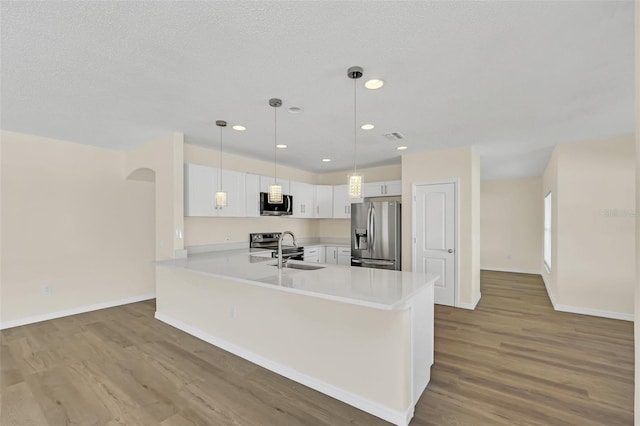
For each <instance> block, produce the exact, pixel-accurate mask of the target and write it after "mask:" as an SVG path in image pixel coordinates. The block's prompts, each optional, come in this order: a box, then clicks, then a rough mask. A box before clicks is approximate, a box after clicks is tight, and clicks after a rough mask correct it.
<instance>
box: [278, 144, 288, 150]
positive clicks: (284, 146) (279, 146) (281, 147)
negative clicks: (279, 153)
mask: <svg viewBox="0 0 640 426" xmlns="http://www.w3.org/2000/svg"><path fill="white" fill-rule="evenodd" d="M286 147H287V146H286V145H285V144H280V143H279V144H278V145H276V148H280V149H285V148H286Z"/></svg>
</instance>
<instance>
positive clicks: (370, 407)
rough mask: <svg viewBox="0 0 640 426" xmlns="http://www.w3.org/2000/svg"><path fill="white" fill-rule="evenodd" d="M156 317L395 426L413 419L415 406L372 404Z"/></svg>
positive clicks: (158, 314) (165, 317) (168, 318)
mask: <svg viewBox="0 0 640 426" xmlns="http://www.w3.org/2000/svg"><path fill="white" fill-rule="evenodd" d="M155 318H156V319H157V320H159V321H162V322H164V323H166V324H169V325H170V326H172V327H175V328H177V329H178V330H182V331H184V332H185V333H187V334H190V335H192V336H194V337H197V338H198V339H200V340H203V341H205V342H207V343H209V344H212V345H214V346H217V347H219V348H221V349H224V350H225V351H227V352H231V353H232V354H234V355H237V356H239V357H240V358H244V359H246V360H247V361H250V362H252V363H254V364H257V365H259V366H261V367H264V368H266V369H267V370H270V371H273V372H274V373H277V374H279V375H281V376H284V377H286V378H288V379H291V380H293V381H295V382H298V383H301V384H303V385H305V386H307V387H310V388H311V389H315V390H317V391H318V392H322V393H324V394H325V395H329V396H330V397H333V398H335V399H337V400H339V401H342V402H344V403H346V404H349V405H351V406H353V407H356V408H358V409H360V410H362V411H365V412H367V413H369V414H372V415H374V416H376V417H379V418H381V419H383V420H386V421H388V422H391V423H393V424H396V425H402V426H406V425H408V424H409V421H410V420H411V419H412V418H413V406H411V407H409V408H408V409H407V410H406V411H404V412H401V411H397V410H393V409H390V408H388V407H385V406H384V405H381V404H379V403H376V402H373V401H370V400H368V399H366V398H362V397H360V396H358V395H355V394H353V393H351V392H348V391H345V390H343V389H341V388H338V387H336V386H333V385H331V384H329V383H326V382H323V381H322V380H318V379H316V378H315V377H311V376H308V375H306V374H304V373H300V372H299V371H296V370H294V369H292V368H290V367H287V366H286V365H283V364H279V363H277V362H274V361H272V360H270V359H267V358H264V357H263V356H261V355H258V354H256V353H254V352H251V351H248V350H246V349H244V348H242V347H240V346H237V345H235V344H233V343H230V342H228V341H226V340H223V339H220V338H218V337H216V336H213V335H211V334H208V333H205V332H203V331H202V330H199V329H197V328H195V327H192V326H190V325H187V324H185V323H183V322H182V321H179V320H177V319H175V318H173V317H171V316H170V315H166V314H163V313H161V312H157V311H156V314H155Z"/></svg>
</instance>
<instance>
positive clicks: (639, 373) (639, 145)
mask: <svg viewBox="0 0 640 426" xmlns="http://www.w3.org/2000/svg"><path fill="white" fill-rule="evenodd" d="M635 12H636V27H635V28H636V297H635V299H636V304H635V349H636V363H635V367H636V368H635V379H636V380H635V381H636V386H635V424H640V5H638V2H636V3H635Z"/></svg>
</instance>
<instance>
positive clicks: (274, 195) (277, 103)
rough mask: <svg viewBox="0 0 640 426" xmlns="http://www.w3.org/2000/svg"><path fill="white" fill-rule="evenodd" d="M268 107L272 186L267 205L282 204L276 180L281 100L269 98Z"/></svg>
mask: <svg viewBox="0 0 640 426" xmlns="http://www.w3.org/2000/svg"><path fill="white" fill-rule="evenodd" d="M269 105H270V106H272V107H273V184H272V185H269V203H271V204H282V202H283V200H282V185H280V184H279V183H278V178H277V156H278V108H279V107H281V106H282V99H278V98H271V99H269Z"/></svg>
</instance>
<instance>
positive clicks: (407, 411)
mask: <svg viewBox="0 0 640 426" xmlns="http://www.w3.org/2000/svg"><path fill="white" fill-rule="evenodd" d="M275 263H276V262H275V259H270V258H263V257H257V256H252V255H251V254H250V253H249V252H248V251H247V250H235V251H228V252H215V253H208V254H198V255H192V256H190V257H189V258H187V259H176V260H171V261H163V262H158V263H157V266H156V300H157V308H156V318H157V319H159V320H161V321H163V322H166V323H167V324H170V325H172V326H174V327H176V328H179V329H181V330H183V331H185V332H187V333H189V334H191V335H193V336H196V337H198V338H200V339H202V340H205V341H207V342H209V343H211V344H213V345H215V346H218V347H220V348H222V349H225V350H227V351H229V352H231V353H234V354H236V355H238V356H240V357H242V358H245V359H247V360H249V361H251V362H254V363H256V364H258V365H261V366H263V367H265V368H267V369H269V370H271V371H274V372H276V373H278V374H281V375H283V376H285V377H288V378H290V379H292V380H295V381H297V382H299V383H302V384H304V385H306V386H309V387H311V388H313V389H316V390H318V391H320V392H323V393H325V394H327V395H330V396H332V397H334V398H337V399H339V400H341V401H343V402H345V403H347V404H350V405H353V406H355V407H357V408H359V409H361V410H364V411H366V412H369V413H371V414H373V415H375V416H378V417H380V418H383V419H385V420H387V421H389V422H391V423H394V424H398V425H406V424H408V423H409V421H410V420H411V418H412V417H413V408H414V406H415V404H416V402H417V400H418V398H419V397H420V395H421V394H422V392H423V391H424V389H425V387H426V386H427V384H428V383H429V378H430V370H431V365H432V364H433V283H434V281H435V280H436V279H437V277H435V276H429V275H424V274H415V273H409V272H398V271H389V270H381V269H369V268H352V267H349V266H342V265H327V266H326V267H322V268H320V269H315V270H299V269H292V268H286V269H277V267H276V266H274V264H275ZM289 263H290V264H292V265H295V264H302V265H303V267H304V265H307V266H316V267H317V266H320V265H318V264H309V263H304V262H297V261H289Z"/></svg>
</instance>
